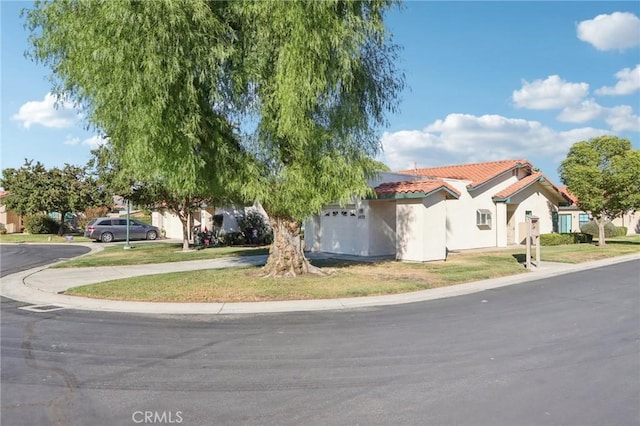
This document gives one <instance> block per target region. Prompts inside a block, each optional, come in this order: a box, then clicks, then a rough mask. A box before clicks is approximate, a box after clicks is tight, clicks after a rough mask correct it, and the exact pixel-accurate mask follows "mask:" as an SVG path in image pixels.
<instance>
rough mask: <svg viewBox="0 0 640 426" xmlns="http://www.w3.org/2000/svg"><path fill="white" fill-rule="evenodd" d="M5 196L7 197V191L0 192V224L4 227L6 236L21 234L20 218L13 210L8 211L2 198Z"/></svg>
mask: <svg viewBox="0 0 640 426" xmlns="http://www.w3.org/2000/svg"><path fill="white" fill-rule="evenodd" d="M7 195H9V192H8V191H0V224H1V225H4V228H5V229H6V231H7V234H13V233H17V232H22V229H23V224H22V216H20V215H19V214H17V213H16V212H14V211H13V210H8V209H7V206H6V205H5V204H4V198H5V197H6V196H7Z"/></svg>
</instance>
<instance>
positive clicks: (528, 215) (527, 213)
mask: <svg viewBox="0 0 640 426" xmlns="http://www.w3.org/2000/svg"><path fill="white" fill-rule="evenodd" d="M531 216H533V212H532V211H531V210H525V211H524V218H525V219H526V218H528V217H531Z"/></svg>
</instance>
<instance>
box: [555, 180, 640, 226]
mask: <svg viewBox="0 0 640 426" xmlns="http://www.w3.org/2000/svg"><path fill="white" fill-rule="evenodd" d="M559 189H560V191H561V192H562V193H563V194H565V198H567V200H568V202H567V203H566V204H565V205H560V208H559V211H558V232H559V233H561V234H564V233H568V232H580V228H581V227H582V225H584V224H585V223H588V222H590V221H591V214H589V213H588V212H585V211H583V210H582V209H581V208H580V207H578V199H577V198H576V196H575V195H573V194H571V193H570V192H569V191H568V190H567V187H566V186H560V187H559ZM611 222H612V223H613V224H614V225H615V226H626V227H627V235H632V234H640V212H636V211H629V212H627V213H624V214H622V216H620V217H616V218H614V219H613V220H612V221H611Z"/></svg>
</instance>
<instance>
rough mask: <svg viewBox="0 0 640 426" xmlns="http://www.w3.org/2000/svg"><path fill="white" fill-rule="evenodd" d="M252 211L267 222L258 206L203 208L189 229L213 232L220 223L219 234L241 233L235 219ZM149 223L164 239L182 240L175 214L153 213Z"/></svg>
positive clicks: (195, 214) (180, 227)
mask: <svg viewBox="0 0 640 426" xmlns="http://www.w3.org/2000/svg"><path fill="white" fill-rule="evenodd" d="M252 210H255V211H258V212H260V213H261V214H262V215H263V216H264V218H265V221H267V222H268V217H267V214H266V213H265V211H264V209H263V208H262V206H260V205H259V204H256V205H253V206H249V207H225V208H217V207H203V208H202V209H200V210H199V211H197V212H195V213H194V214H193V215H192V217H191V223H192V225H191V228H193V227H194V226H200V227H201V228H202V229H203V230H204V229H205V228H206V229H208V230H213V229H214V228H216V227H217V224H220V223H221V224H222V225H221V226H220V233H221V234H230V233H234V232H242V231H243V230H242V229H239V227H238V222H237V221H236V218H237V217H240V216H244V215H246V214H247V213H249V212H250V211H252ZM151 222H152V225H154V226H157V227H158V228H160V229H162V230H163V231H164V234H165V237H167V238H178V239H182V222H180V219H179V218H178V216H177V215H176V214H174V213H171V212H168V211H166V210H164V211H155V212H153V213H151Z"/></svg>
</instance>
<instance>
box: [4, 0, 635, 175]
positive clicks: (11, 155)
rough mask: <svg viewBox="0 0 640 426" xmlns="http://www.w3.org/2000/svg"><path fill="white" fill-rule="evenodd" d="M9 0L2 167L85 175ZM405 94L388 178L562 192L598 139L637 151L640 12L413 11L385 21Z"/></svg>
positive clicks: (83, 137)
mask: <svg viewBox="0 0 640 426" xmlns="http://www.w3.org/2000/svg"><path fill="white" fill-rule="evenodd" d="M30 6H31V3H30V2H11V1H2V3H1V26H2V57H1V59H2V68H1V71H2V81H1V83H2V86H1V90H2V93H1V99H2V103H1V110H0V112H1V126H2V151H1V157H0V158H1V159H0V165H1V167H2V168H6V167H20V166H21V165H22V164H23V161H24V159H25V158H27V159H34V160H37V161H40V162H42V163H44V164H45V165H46V166H47V167H54V166H62V165H63V164H64V163H71V164H77V165H82V164H85V163H86V162H87V161H88V160H89V158H90V154H89V151H90V149H92V148H93V147H95V146H96V144H97V143H99V142H100V139H99V138H98V137H97V135H95V134H94V133H91V132H87V131H85V130H84V129H83V125H82V121H81V120H80V119H79V117H78V113H77V112H76V111H74V110H73V108H72V107H71V105H69V104H65V105H62V106H61V107H60V108H58V109H55V108H53V98H52V97H51V96H50V95H49V92H50V89H51V85H50V83H49V81H48V79H47V76H48V70H47V69H45V68H44V67H43V66H41V65H37V64H35V63H33V62H32V61H31V60H29V59H26V58H25V57H24V51H25V50H26V49H27V47H28V45H27V35H28V34H27V32H26V30H24V28H23V20H22V19H21V18H20V17H19V13H20V10H21V9H22V8H24V7H30ZM388 26H389V29H390V31H391V32H392V33H393V35H394V41H395V42H396V43H397V44H399V45H400V46H402V51H401V54H400V60H399V62H398V67H399V68H400V69H401V70H402V71H403V72H404V73H405V76H406V83H407V87H406V89H405V91H404V92H403V93H402V95H401V103H400V112H399V113H397V114H393V115H389V117H388V118H389V126H388V127H386V128H384V129H381V131H380V137H381V142H382V145H383V148H384V151H383V153H382V154H381V155H380V159H381V160H382V161H384V162H385V163H386V164H388V165H389V166H390V167H391V168H392V169H394V170H398V169H404V168H409V167H413V166H414V164H415V165H416V166H417V167H431V166H438V165H446V164H461V163H468V162H479V161H492V160H499V159H517V158H526V159H529V160H530V161H531V162H532V163H533V164H534V165H535V166H536V167H538V168H540V169H541V170H542V171H543V172H544V173H545V174H546V175H547V176H548V177H549V178H551V180H553V181H555V182H556V183H558V184H559V183H560V182H559V179H558V177H557V168H558V165H559V164H560V162H561V161H562V159H563V158H564V157H565V155H566V153H567V151H568V149H569V147H570V146H571V145H572V144H573V143H574V142H577V141H580V140H585V139H589V138H591V137H595V136H599V135H602V134H613V135H617V136H620V137H625V138H628V139H630V140H631V141H632V143H633V145H634V148H635V149H640V136H639V135H640V117H639V114H640V112H639V110H640V2H635V1H634V2H609V1H606V2H605V1H602V2H592V1H588V2H579V1H571V2H546V1H545V2H519V1H518V2H516V1H514V2H456V1H449V2H430V1H429V2H426V1H425V2H417V1H414V2H406V3H404V6H403V7H402V8H401V9H400V10H394V11H393V12H392V13H390V14H389V16H388Z"/></svg>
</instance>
